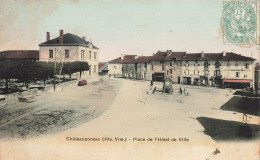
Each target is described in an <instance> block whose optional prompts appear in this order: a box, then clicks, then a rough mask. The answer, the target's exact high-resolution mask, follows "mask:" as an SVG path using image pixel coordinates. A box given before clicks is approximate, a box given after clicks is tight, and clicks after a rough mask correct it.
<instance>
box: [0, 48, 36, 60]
mask: <svg viewBox="0 0 260 160" xmlns="http://www.w3.org/2000/svg"><path fill="white" fill-rule="evenodd" d="M0 59H30V60H39V51H38V50H9V51H2V52H0Z"/></svg>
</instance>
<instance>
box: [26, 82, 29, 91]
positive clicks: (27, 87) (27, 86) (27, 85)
mask: <svg viewBox="0 0 260 160" xmlns="http://www.w3.org/2000/svg"><path fill="white" fill-rule="evenodd" d="M26 89H27V90H29V81H28V80H26Z"/></svg>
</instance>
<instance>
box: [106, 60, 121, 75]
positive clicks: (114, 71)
mask: <svg viewBox="0 0 260 160" xmlns="http://www.w3.org/2000/svg"><path fill="white" fill-rule="evenodd" d="M121 62H122V59H121V57H119V58H116V59H113V60H111V61H109V62H108V75H109V76H113V77H122V67H123V65H122V63H121Z"/></svg>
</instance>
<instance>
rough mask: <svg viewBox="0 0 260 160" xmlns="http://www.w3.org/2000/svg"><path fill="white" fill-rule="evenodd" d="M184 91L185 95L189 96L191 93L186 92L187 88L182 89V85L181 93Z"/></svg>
mask: <svg viewBox="0 0 260 160" xmlns="http://www.w3.org/2000/svg"><path fill="white" fill-rule="evenodd" d="M182 93H183V94H184V95H185V96H188V95H189V93H188V92H186V90H185V88H184V89H183V90H182V89H181V87H180V94H182Z"/></svg>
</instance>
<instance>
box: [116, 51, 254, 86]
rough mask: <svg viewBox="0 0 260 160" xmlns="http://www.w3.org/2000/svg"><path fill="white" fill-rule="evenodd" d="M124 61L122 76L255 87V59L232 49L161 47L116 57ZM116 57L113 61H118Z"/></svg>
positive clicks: (193, 83)
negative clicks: (148, 53)
mask: <svg viewBox="0 0 260 160" xmlns="http://www.w3.org/2000/svg"><path fill="white" fill-rule="evenodd" d="M115 60H116V62H117V64H118V65H120V66H121V65H122V77H125V78H131V79H146V80H153V81H164V80H165V78H170V79H171V80H172V81H173V83H182V84H188V85H209V86H222V87H232V88H248V87H254V74H255V73H254V61H255V59H253V58H250V57H245V56H242V55H239V54H236V53H232V52H225V51H224V52H222V53H203V52H201V53H189V54H188V53H186V52H172V51H171V50H167V51H166V52H161V51H158V52H157V53H156V54H154V55H153V56H141V57H139V58H137V57H136V56H135V55H127V56H124V58H118V59H115ZM115 60H114V61H115Z"/></svg>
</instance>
